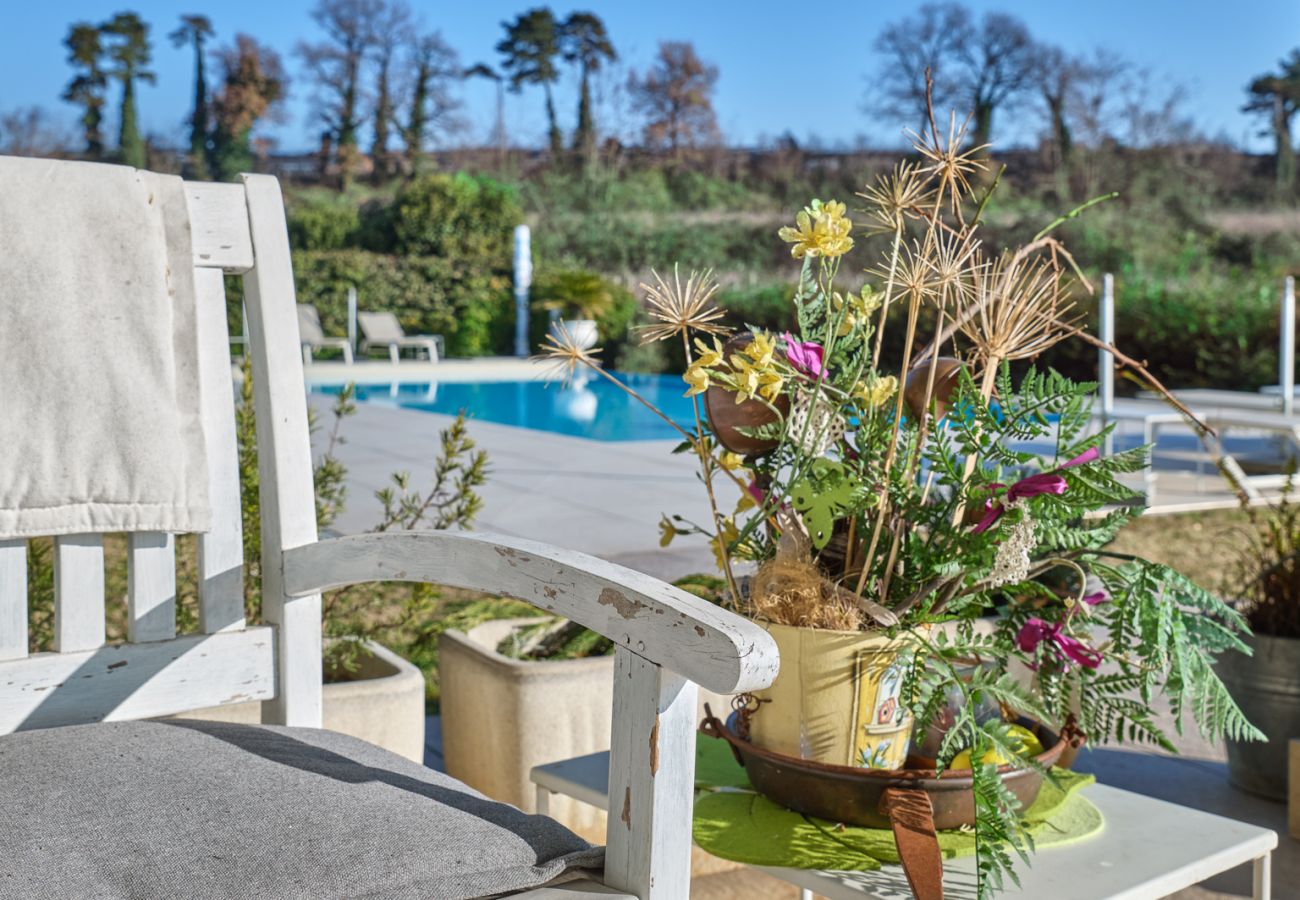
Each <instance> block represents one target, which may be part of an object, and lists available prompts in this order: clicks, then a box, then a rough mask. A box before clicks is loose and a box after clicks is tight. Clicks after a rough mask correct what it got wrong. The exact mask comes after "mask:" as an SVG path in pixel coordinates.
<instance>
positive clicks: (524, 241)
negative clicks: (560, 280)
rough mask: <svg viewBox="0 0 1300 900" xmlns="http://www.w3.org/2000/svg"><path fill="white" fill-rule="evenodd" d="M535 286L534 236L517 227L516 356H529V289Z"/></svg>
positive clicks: (522, 226)
mask: <svg viewBox="0 0 1300 900" xmlns="http://www.w3.org/2000/svg"><path fill="white" fill-rule="evenodd" d="M532 284H533V250H532V235H531V233H530V232H529V230H528V226H527V225H516V226H515V356H520V357H523V356H527V355H528V289H529V288H530V287H532Z"/></svg>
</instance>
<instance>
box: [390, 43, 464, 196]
mask: <svg viewBox="0 0 1300 900" xmlns="http://www.w3.org/2000/svg"><path fill="white" fill-rule="evenodd" d="M406 65H407V67H408V70H409V76H408V79H407V80H408V82H409V96H410V102H409V105H408V108H407V115H406V122H405V124H403V125H402V126H401V131H402V141H403V143H404V144H405V146H406V164H407V169H408V170H409V171H410V172H411V174H415V173H416V172H417V171H418V170H419V165H420V157H421V156H422V155H423V153H424V145H425V142H426V141H428V140H429V139H430V137H431V136H432V135H433V134H436V133H438V132H442V133H444V134H445V133H448V132H450V131H452V130H454V129H455V128H457V127H458V126H459V124H460V123H459V120H458V119H457V118H456V111H457V110H458V109H459V108H460V101H459V100H457V99H456V98H455V97H454V96H453V95H452V91H451V88H452V85H453V84H456V83H458V82H459V81H460V80H461V78H462V72H461V67H460V59H459V57H458V56H457V55H456V51H455V50H453V49H452V47H451V45H450V44H448V43H447V42H446V41H444V40H443V39H442V34H441V33H439V32H437V31H435V32H432V33H430V34H425V35H421V36H419V37H417V38H415V39H414V40H413V41H412V42H411V45H410V48H409V51H408V56H407V61H406Z"/></svg>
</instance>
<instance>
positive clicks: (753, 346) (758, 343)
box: [745, 331, 776, 368]
mask: <svg viewBox="0 0 1300 900" xmlns="http://www.w3.org/2000/svg"><path fill="white" fill-rule="evenodd" d="M745 355H746V356H748V357H749V358H750V359H751V360H752V361H753V363H754V365H756V366H759V367H761V368H767V367H768V366H770V365H771V364H772V357H773V356H775V355H776V338H774V337H772V335H770V334H768V333H767V332H765V331H760V332H758V333H757V334H755V335H754V339H753V340H752V341H750V342H749V346H748V347H746V348H745Z"/></svg>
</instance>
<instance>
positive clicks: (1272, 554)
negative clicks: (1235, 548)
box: [1218, 474, 1300, 799]
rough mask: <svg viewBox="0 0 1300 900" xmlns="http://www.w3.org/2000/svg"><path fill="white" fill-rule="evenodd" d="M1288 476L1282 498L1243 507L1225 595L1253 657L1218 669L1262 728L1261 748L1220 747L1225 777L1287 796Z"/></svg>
mask: <svg viewBox="0 0 1300 900" xmlns="http://www.w3.org/2000/svg"><path fill="white" fill-rule="evenodd" d="M1293 478H1294V475H1293V474H1292V475H1291V476H1289V478H1288V483H1287V484H1286V486H1285V487H1284V489H1283V492H1282V496H1281V499H1280V500H1279V501H1277V502H1275V503H1270V504H1267V505H1265V506H1251V505H1249V504H1248V503H1245V504H1243V505H1244V507H1245V513H1246V516H1247V523H1248V524H1247V527H1246V528H1245V532H1246V537H1247V542H1246V546H1245V548H1244V549H1243V551H1242V553H1241V558H1240V563H1239V565H1238V567H1237V571H1236V572H1235V576H1236V577H1235V579H1234V580H1233V582H1231V586H1230V590H1231V591H1232V594H1231V596H1232V597H1233V599H1235V600H1236V601H1237V608H1238V609H1239V610H1240V611H1241V613H1242V615H1244V616H1245V617H1246V621H1247V622H1249V623H1250V627H1251V630H1252V631H1253V632H1254V636H1253V638H1251V640H1250V645H1251V649H1252V650H1253V656H1250V657H1247V656H1244V655H1240V654H1228V655H1226V656H1225V657H1224V658H1222V659H1221V660H1220V661H1219V664H1218V671H1219V674H1220V675H1221V676H1222V678H1223V680H1224V682H1226V683H1227V685H1228V688H1229V689H1230V690H1231V692H1232V695H1233V698H1234V699H1235V700H1236V701H1237V702H1238V703H1240V704H1241V707H1242V709H1243V710H1245V711H1246V713H1247V714H1249V716H1250V718H1251V721H1253V722H1255V723H1256V724H1257V725H1259V727H1260V728H1261V730H1262V731H1263V732H1264V733H1265V734H1266V735H1268V743H1267V744H1264V745H1257V744H1248V743H1245V742H1242V741H1238V740H1231V739H1230V740H1229V741H1228V742H1227V750H1228V777H1229V780H1231V781H1232V783H1233V784H1235V785H1236V786H1238V787H1240V788H1243V789H1244V790H1248V791H1251V792H1253V793H1257V794H1263V795H1265V796H1269V797H1274V798H1276V799H1283V798H1285V797H1286V796H1287V791H1288V785H1287V742H1288V741H1289V740H1290V739H1291V738H1293V737H1295V736H1296V735H1300V703H1298V702H1296V698H1295V695H1294V691H1291V692H1288V690H1287V689H1286V688H1287V687H1290V688H1293V689H1294V688H1295V686H1296V685H1297V683H1298V682H1300V506H1298V505H1297V504H1296V503H1295V502H1294V500H1293V497H1292V495H1293V490H1294V484H1293V481H1292V479H1293Z"/></svg>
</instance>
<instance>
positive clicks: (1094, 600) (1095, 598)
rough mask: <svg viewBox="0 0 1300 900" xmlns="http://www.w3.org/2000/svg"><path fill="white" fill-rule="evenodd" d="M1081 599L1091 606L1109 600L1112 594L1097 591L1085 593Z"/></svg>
mask: <svg viewBox="0 0 1300 900" xmlns="http://www.w3.org/2000/svg"><path fill="white" fill-rule="evenodd" d="M1079 599H1080V600H1082V601H1083V602H1084V603H1086V604H1088V605H1089V606H1096V605H1098V604H1099V603H1105V602H1106V601H1107V600H1109V599H1110V594H1107V593H1106V592H1105V591H1097V592H1096V593H1094V594H1084V595H1083V596H1082V597H1080V598H1079Z"/></svg>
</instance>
